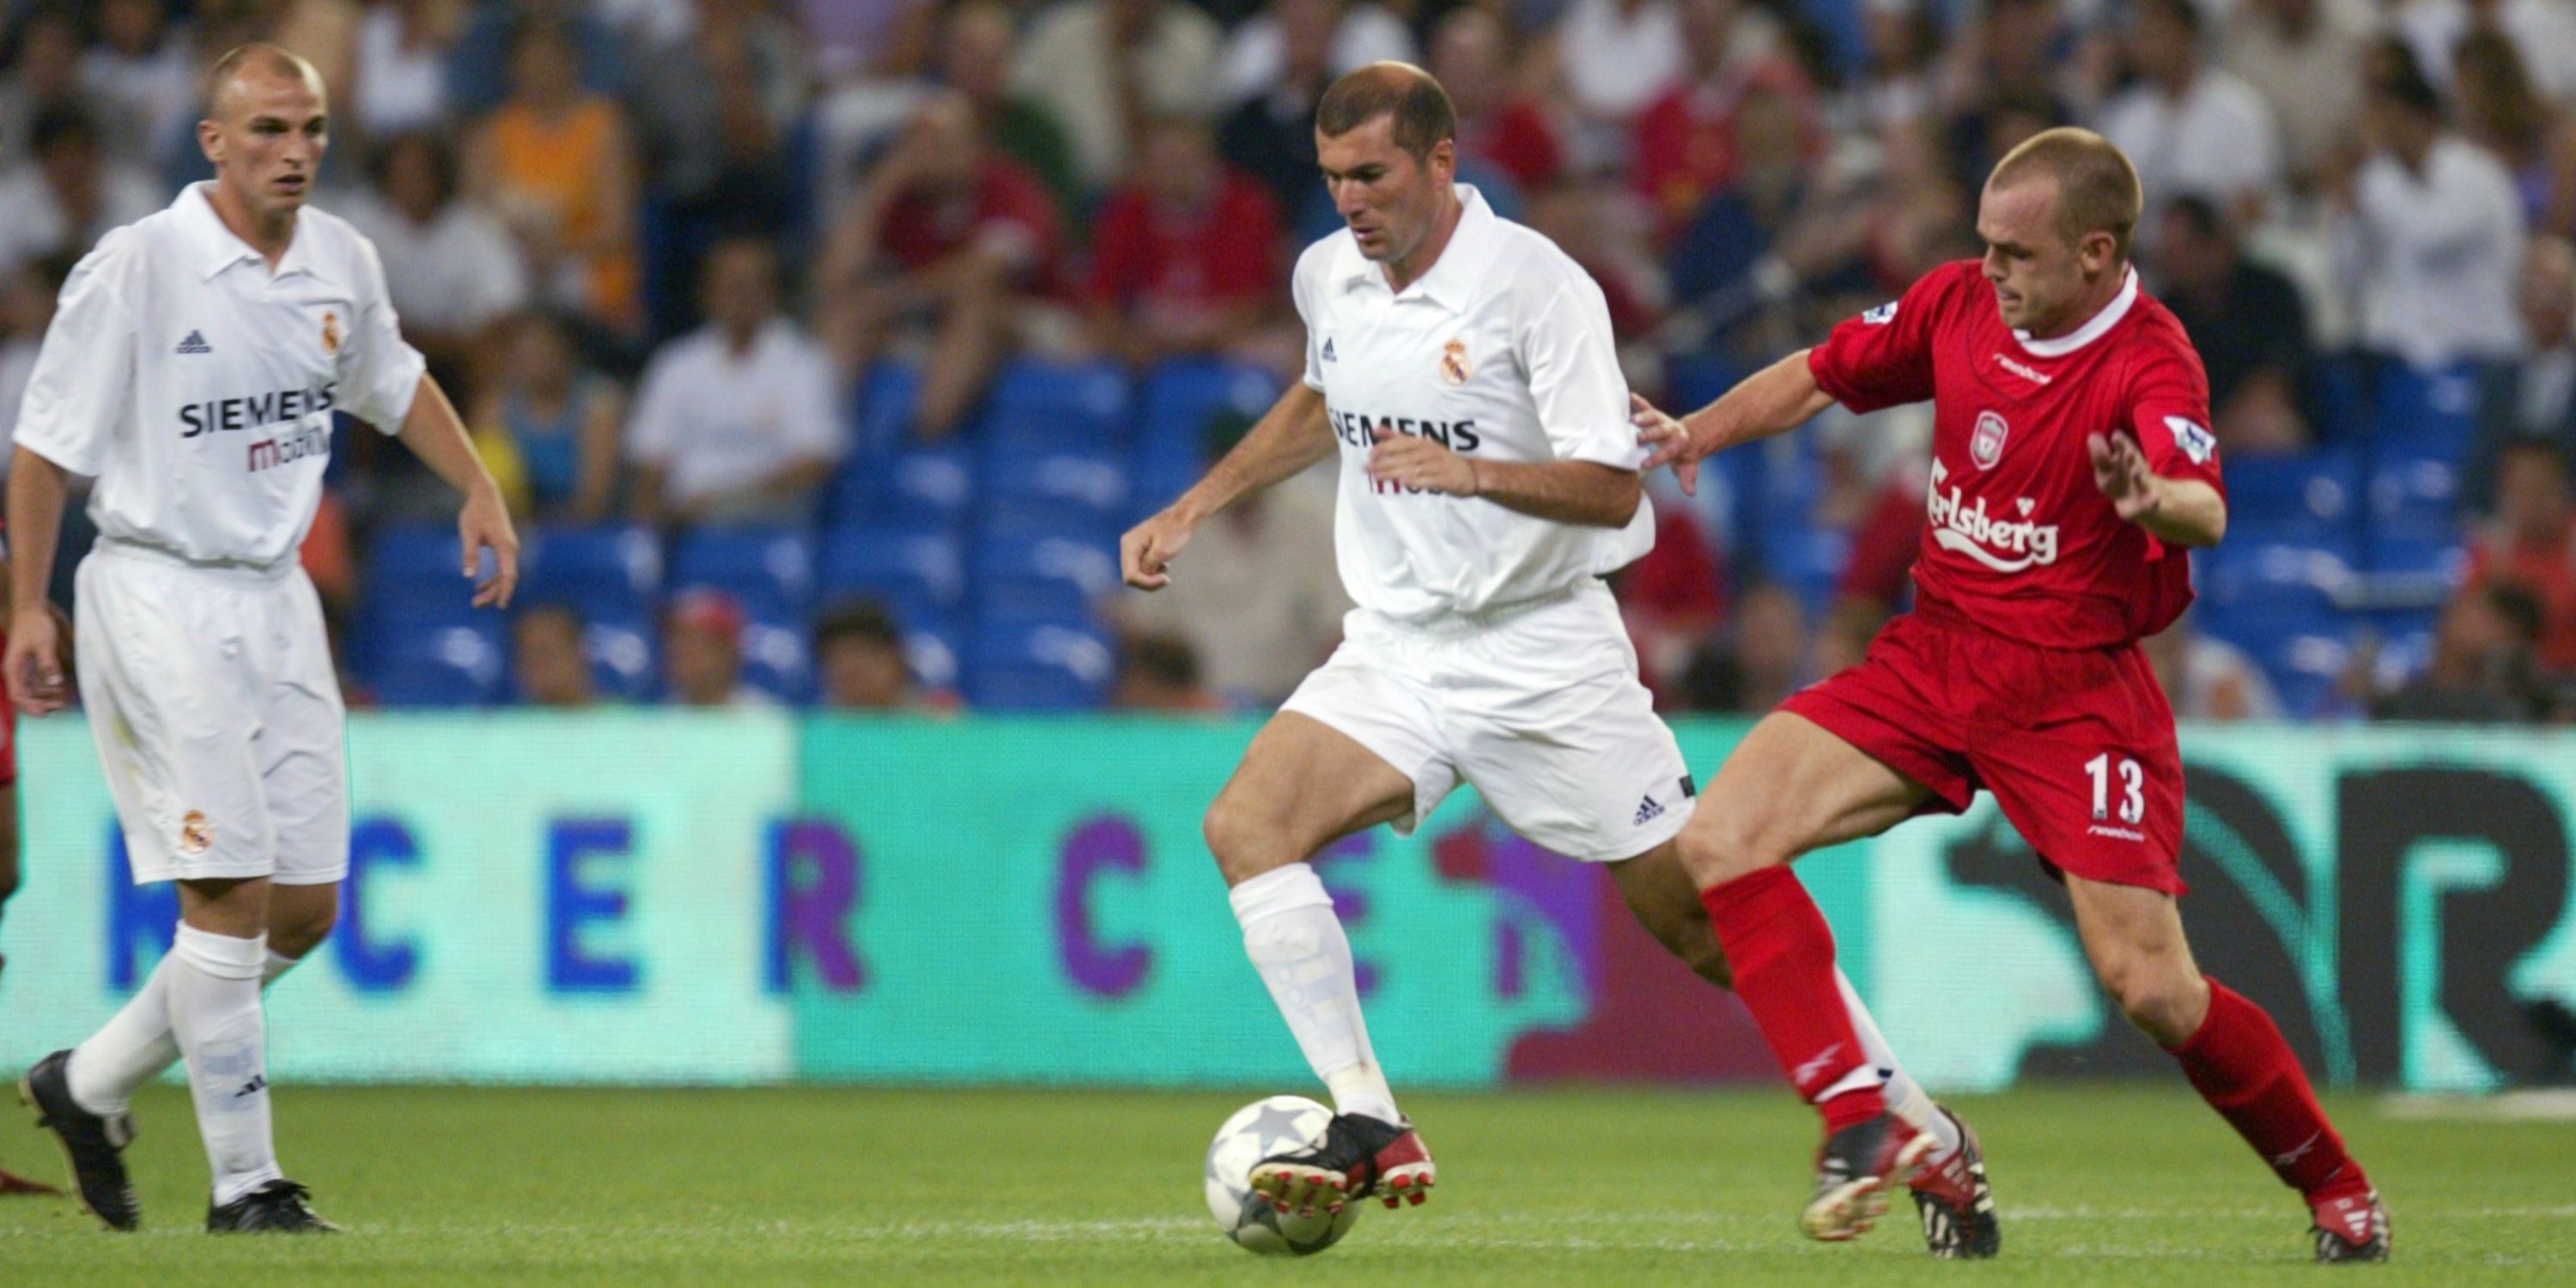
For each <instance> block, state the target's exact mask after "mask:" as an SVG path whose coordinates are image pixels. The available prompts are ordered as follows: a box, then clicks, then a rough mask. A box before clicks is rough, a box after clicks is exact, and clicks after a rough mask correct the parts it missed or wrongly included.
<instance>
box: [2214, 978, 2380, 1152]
mask: <svg viewBox="0 0 2576 1288" xmlns="http://www.w3.org/2000/svg"><path fill="white" fill-rule="evenodd" d="M2173 1056H2174V1059H2176V1060H2179V1061H2181V1062H2182V1071H2183V1076H2184V1077H2187V1078H2189V1079H2191V1085H2192V1088H2193V1089H2194V1090H2196V1091H2198V1092H2199V1093H2200V1096H2201V1099H2203V1100H2206V1101H2208V1102H2209V1107H2210V1108H2212V1109H2215V1110H2217V1111H2218V1115H2219V1117H2221V1118H2225V1119H2226V1120H2227V1122H2228V1125H2229V1126H2232V1127H2234V1128H2235V1129H2236V1132H2237V1134H2238V1135H2240V1136H2243V1137H2244V1138H2245V1143H2246V1144H2249V1145H2252V1146H2253V1147H2254V1152H2255V1153H2257V1154H2261V1155H2262V1156H2263V1159H2264V1161H2265V1162H2268V1163H2270V1164H2271V1165H2272V1171H2273V1172H2274V1173H2275V1174H2277V1175H2279V1176H2280V1178H2281V1183H2282V1184H2284V1185H2287V1186H2289V1187H2290V1188H2292V1189H2295V1190H2297V1191H2299V1192H2300V1193H2301V1194H2304V1195H2307V1196H2308V1197H2309V1198H2312V1199H2314V1198H2321V1197H2326V1198H2331V1197H2340V1196H2342V1195H2344V1194H2347V1193H2350V1194H2359V1193H2361V1192H2363V1191H2365V1190H2368V1189H2369V1188H2370V1179H2369V1178H2368V1177H2366V1176H2363V1175H2362V1172H2361V1164H2359V1163H2356V1162H2354V1161H2352V1156H2351V1155H2349V1154H2346V1153H2344V1152H2343V1137H2341V1136H2339V1135H2337V1134H2335V1129H2334V1124H2333V1123H2330V1122H2327V1121H2326V1114H2325V1110H2323V1109H2320V1108H2318V1107H2317V1096H2316V1093H2315V1092H2314V1091H2311V1090H2309V1088H2308V1075H2307V1073H2306V1072H2305V1071H2304V1070H2302V1069H2300V1068H2299V1057H2298V1056H2297V1055H2296V1054H2295V1053H2293V1052H2292V1051H2291V1050H2290V1044H2289V1043H2288V1042H2286V1041H2284V1040H2282V1037H2281V1030H2280V1028H2279V1026H2277V1025H2275V1024H2273V1023H2272V1017H2271V1016H2269V1015H2267V1014H2265V1013H2264V1011H2263V1008H2262V1007H2259V1006H2256V1005H2255V1004H2253V1003H2252V1002H2249V1001H2246V1000H2245V998H2244V996H2243V995H2241V994H2239V993H2236V992H2235V991H2233V990H2231V989H2229V988H2228V987H2227V986H2226V985H2224V984H2221V983H2219V982H2218V981H2217V980H2214V979H2213V980H2210V981H2209V1018H2207V1019H2205V1020H2202V1021H2201V1023H2200V1031H2199V1032H2197V1033H2194V1034H2192V1035H2191V1040H2190V1041H2188V1042H2185V1043H2183V1044H2182V1045H2181V1046H2179V1047H2176V1048H2175V1049H2174V1052H2173Z"/></svg>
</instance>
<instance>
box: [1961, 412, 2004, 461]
mask: <svg viewBox="0 0 2576 1288" xmlns="http://www.w3.org/2000/svg"><path fill="white" fill-rule="evenodd" d="M2011 432H2012V429H2011V427H2010V426H2008V425H2006V424H2004V418H2003V417H2001V416H1998V415H1996V414H1995V413H1993V412H1990V411H1981V412H1978V413H1977V430H1976V432H1975V433H1974V434H1972V435H1970V436H1969V438H1968V455H1969V456H1970V457H1971V458H1972V459H1974V460H1975V461H1976V462H1977V468H1978V469H1981V470H1985V469H1993V468H1994V464H1995V462H1996V461H1997V460H1999V459H2001V458H2002V457H2003V454H2004V435H2006V434H2008V433H2011Z"/></svg>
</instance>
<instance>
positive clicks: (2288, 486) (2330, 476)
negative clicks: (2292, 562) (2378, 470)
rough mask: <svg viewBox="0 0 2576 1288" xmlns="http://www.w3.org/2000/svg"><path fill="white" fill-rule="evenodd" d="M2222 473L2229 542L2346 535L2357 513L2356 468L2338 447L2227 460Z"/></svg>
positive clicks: (2359, 483)
mask: <svg viewBox="0 0 2576 1288" xmlns="http://www.w3.org/2000/svg"><path fill="white" fill-rule="evenodd" d="M2226 472H2227V526H2228V533H2229V539H2230V540H2235V539H2237V538H2238V537H2239V536H2240V535H2242V534H2245V533H2248V532H2261V533H2263V534H2265V536H2267V537H2274V538H2289V539H2296V538H2316V539H2323V538H2326V537H2329V536H2332V535H2335V534H2339V533H2343V532H2346V531H2349V530H2350V528H2351V526H2352V525H2353V523H2354V522H2355V521H2356V520H2357V519H2358V518H2359V516H2360V514H2361V503H2362V474H2361V465H2360V463H2359V462H2358V461H2356V460H2355V459H2354V458H2353V455H2352V453H2351V452H2350V451H2348V450H2345V449H2342V448H2331V447H2329V448H2318V449H2315V450H2311V451H2305V452H2288V453H2281V454H2276V455H2257V454H2246V455H2231V456H2229V457H2228V458H2227V462H2226Z"/></svg>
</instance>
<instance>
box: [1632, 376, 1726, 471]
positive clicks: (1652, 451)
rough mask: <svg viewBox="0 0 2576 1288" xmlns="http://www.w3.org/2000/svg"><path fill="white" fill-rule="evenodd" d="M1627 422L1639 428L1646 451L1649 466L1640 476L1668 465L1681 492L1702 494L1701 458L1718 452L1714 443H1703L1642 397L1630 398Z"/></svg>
mask: <svg viewBox="0 0 2576 1288" xmlns="http://www.w3.org/2000/svg"><path fill="white" fill-rule="evenodd" d="M1628 423H1629V424H1631V425H1634V426H1636V427H1637V442H1638V443H1639V445H1641V446H1643V447H1644V448H1645V449H1646V464H1645V467H1644V468H1643V469H1642V470H1641V471H1639V472H1640V473H1647V474H1651V473H1653V472H1654V471H1655V470H1657V469H1659V468H1661V467H1663V466H1666V465H1669V466H1672V467H1673V477H1674V478H1676V479H1679V480H1680V481H1681V485H1682V491H1683V492H1684V493H1685V494H1687V495H1690V496H1697V495H1699V462H1700V458H1701V457H1703V456H1706V455H1708V454H1709V453H1710V452H1713V451H1716V450H1717V445H1716V444H1714V443H1702V442H1701V441H1700V440H1699V439H1698V438H1697V437H1696V436H1694V435H1693V434H1692V433H1691V431H1690V426H1688V425H1686V424H1683V423H1682V422H1681V421H1679V420H1676V419H1674V418H1673V417H1671V416H1670V415H1667V414H1665V412H1664V411H1663V409H1662V408H1659V407H1657V406H1655V405H1654V404H1653V403H1650V402H1647V401H1646V399H1645V395H1643V394H1630V395H1628Z"/></svg>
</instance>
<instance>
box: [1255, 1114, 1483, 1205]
mask: <svg viewBox="0 0 2576 1288" xmlns="http://www.w3.org/2000/svg"><path fill="white" fill-rule="evenodd" d="M1438 1171H1439V1169H1438V1168H1436V1167H1434V1166H1433V1165H1432V1162H1431V1151H1430V1150H1427V1149H1425V1148H1423V1147H1422V1138H1421V1137H1420V1136H1417V1135H1415V1134H1414V1131H1413V1124H1412V1123H1410V1122H1402V1123H1390V1122H1384V1121H1381V1120H1379V1119H1376V1118H1370V1117H1367V1116H1366V1115H1363V1114H1335V1115H1333V1122H1332V1125H1331V1126H1330V1127H1327V1128H1325V1130H1324V1138H1323V1139H1322V1140H1320V1141H1318V1142H1316V1143H1315V1144H1313V1145H1311V1146H1308V1147H1307V1148H1304V1149H1296V1150H1290V1151H1288V1152H1286V1153H1284V1154H1273V1155H1271V1156H1270V1157H1268V1158H1265V1159H1263V1160H1261V1162H1260V1163H1258V1164H1256V1165H1255V1166H1254V1167H1253V1169H1252V1191H1253V1192H1254V1193H1256V1194H1260V1195H1262V1196H1264V1197H1266V1198H1268V1199H1269V1200H1270V1204H1271V1206H1272V1207H1275V1208H1278V1209H1280V1210H1281V1211H1287V1212H1313V1211H1315V1210H1317V1209H1318V1208H1321V1209H1322V1210H1324V1211H1327V1212H1339V1211H1341V1210H1342V1205H1343V1204H1344V1203H1347V1202H1349V1201H1350V1200H1352V1199H1357V1198H1366V1197H1368V1196H1369V1195H1371V1194H1375V1195H1377V1196H1378V1197H1380V1198H1382V1199H1384V1200H1385V1201H1386V1205H1387V1206H1388V1207H1395V1206H1397V1205H1398V1204H1399V1203H1401V1202H1403V1201H1404V1200H1407V1199H1410V1200H1412V1202H1413V1203H1415V1204H1416V1205H1419V1204H1420V1203H1421V1202H1422V1200H1424V1199H1425V1198H1428V1197H1430V1190H1431V1184H1432V1182H1433V1181H1434V1180H1436V1179H1437V1178H1438Z"/></svg>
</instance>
